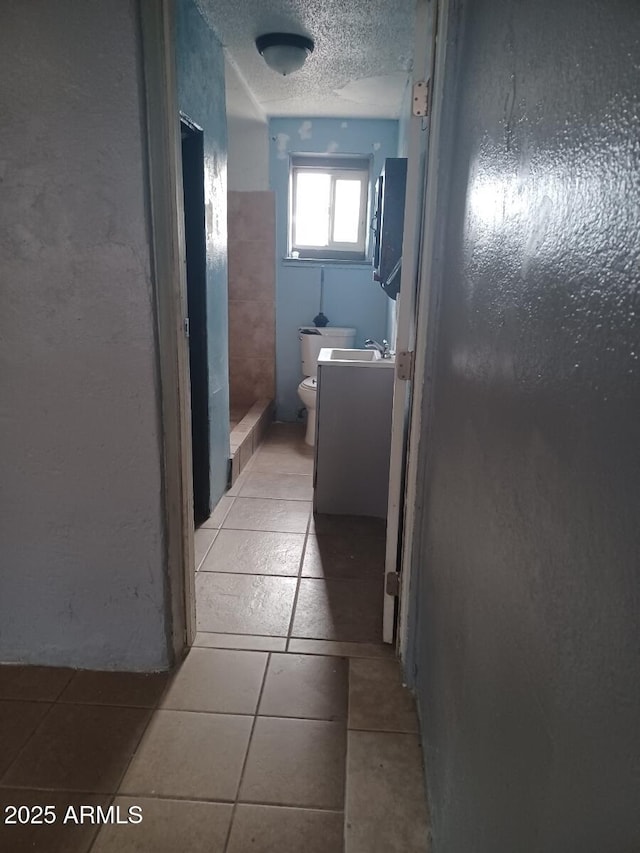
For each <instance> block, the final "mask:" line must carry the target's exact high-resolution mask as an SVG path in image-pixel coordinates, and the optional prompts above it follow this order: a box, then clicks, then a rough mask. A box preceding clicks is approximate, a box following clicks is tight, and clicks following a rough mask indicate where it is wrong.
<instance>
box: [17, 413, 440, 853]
mask: <svg viewBox="0 0 640 853" xmlns="http://www.w3.org/2000/svg"><path fill="white" fill-rule="evenodd" d="M311 469H312V454H311V452H310V451H309V450H308V448H306V447H305V446H304V443H303V442H302V433H301V431H300V430H299V429H298V428H297V427H288V426H285V425H274V427H273V428H272V431H271V433H270V435H269V436H268V438H267V440H266V441H265V443H264V444H263V446H262V447H261V449H260V450H259V451H258V453H257V454H256V455H255V456H254V458H253V459H252V461H251V463H250V465H249V467H248V468H247V470H246V471H245V472H243V474H242V475H241V477H240V479H239V480H238V482H237V483H236V486H235V487H234V489H232V490H231V491H230V492H229V493H228V495H227V496H225V497H224V498H223V499H222V501H221V502H220V504H219V505H218V507H217V508H216V510H215V512H214V513H213V515H212V517H211V518H210V519H209V520H208V521H207V522H206V523H205V525H204V526H203V527H202V528H201V529H200V530H199V531H197V532H196V550H197V554H198V557H197V559H198V574H197V578H196V581H197V611H198V634H197V638H196V645H195V647H194V648H193V649H192V650H191V651H190V653H189V655H188V656H187V658H186V659H185V661H184V662H183V663H182V665H181V666H179V667H178V668H177V669H176V671H174V672H173V673H171V674H157V675H148V676H147V675H136V674H123V673H103V672H83V671H81V672H73V671H72V670H64V669H44V668H39V667H29V668H27V667H9V666H6V667H0V803H1V805H2V808H3V812H2V814H3V821H2V822H0V850H2V851H5V850H6V851H8V853H9V851H10V853H22V851H27V850H28V851H42V853H87V851H89V850H91V851H92V853H134V851H135V853H146V851H149V853H175V851H181V853H245V852H246V853H249V851H251V853H301V851H304V853H343V851H344V853H426V851H428V849H429V842H428V817H427V810H426V806H425V797H424V786H423V773H422V756H421V750H420V743H419V739H418V727H417V719H416V714H415V709H414V706H413V701H412V699H411V696H410V695H409V693H408V692H407V691H406V690H405V689H404V688H403V687H402V683H401V678H400V669H399V666H398V663H397V661H396V660H395V659H394V658H393V655H392V653H391V650H390V648H389V647H387V646H384V645H382V643H381V642H380V614H381V608H382V604H381V589H380V587H381V580H382V559H383V552H384V536H383V532H382V531H381V530H380V528H379V526H377V525H376V524H375V523H372V522H371V521H368V520H366V519H339V518H332V517H326V516H325V517H316V518H315V519H314V518H313V517H312V515H311V503H310V499H311ZM8 804H13V805H27V806H28V805H42V806H44V805H52V806H54V807H55V809H56V814H57V821H56V823H55V824H53V825H48V826H46V825H25V826H12V825H7V824H6V823H5V822H4V818H5V817H6V814H7V813H6V812H5V811H4V809H5V807H6V806H7V805H8ZM80 805H84V806H94V807H96V806H101V807H102V808H103V809H107V808H108V807H109V806H110V805H112V806H114V807H119V809H120V815H121V816H124V815H126V814H127V809H128V808H129V807H130V806H132V805H137V806H141V807H142V809H143V821H142V823H140V824H139V825H134V824H132V825H125V824H109V825H106V826H102V827H99V826H97V825H95V824H92V823H90V822H86V821H85V822H84V823H83V824H82V825H75V824H74V823H72V822H67V823H66V824H65V823H64V822H63V818H64V815H65V813H66V811H67V809H68V807H69V806H76V807H79V806H80Z"/></svg>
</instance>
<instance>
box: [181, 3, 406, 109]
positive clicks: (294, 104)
mask: <svg viewBox="0 0 640 853" xmlns="http://www.w3.org/2000/svg"><path fill="white" fill-rule="evenodd" d="M197 3H198V6H199V7H200V10H201V12H202V14H203V15H204V17H205V18H206V19H207V21H208V22H209V24H210V25H211V26H212V28H213V29H214V30H215V32H216V33H217V35H218V37H219V39H220V41H221V42H222V44H223V45H224V47H225V48H226V49H227V54H228V55H229V57H230V59H231V61H232V63H233V64H234V65H235V66H236V67H237V69H238V70H239V72H240V74H241V75H242V77H243V78H244V80H245V81H246V83H247V85H248V86H249V89H250V90H251V92H252V94H253V95H254V97H255V99H256V101H257V102H258V103H259V104H260V106H261V107H262V109H263V110H264V111H265V112H266V113H267V114H268V115H283V116H286V115H292V116H338V117H341V116H342V117H349V116H350V117H354V118H365V117H366V118H397V117H398V110H399V107H400V102H401V100H402V93H403V89H404V86H405V83H406V80H407V72H408V71H409V70H410V69H411V61H412V55H413V36H414V18H415V0H352V2H344V0H197ZM273 31H282V32H292V33H300V34H302V35H307V36H310V37H311V38H312V39H313V40H314V41H315V50H314V52H313V53H312V54H311V56H310V57H309V59H308V60H307V62H306V64H305V66H304V67H303V68H302V69H301V70H300V71H297V72H296V73H295V74H292V75H291V76H290V77H281V76H280V75H278V74H276V73H275V72H274V71H272V70H271V69H270V68H268V67H267V65H266V64H265V62H264V60H263V59H262V57H261V56H260V54H259V53H258V51H257V50H256V47H255V43H254V42H255V38H256V36H259V35H262V34H263V33H267V32H273Z"/></svg>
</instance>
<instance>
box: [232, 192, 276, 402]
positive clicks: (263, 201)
mask: <svg viewBox="0 0 640 853" xmlns="http://www.w3.org/2000/svg"><path fill="white" fill-rule="evenodd" d="M227 197H228V210H227V214H228V252H229V385H230V389H229V393H230V401H231V407H232V408H233V409H240V408H242V407H246V408H249V407H250V406H251V405H252V404H253V403H254V402H255V401H256V400H259V399H264V398H267V399H269V400H273V398H274V394H275V342H276V332H275V240H276V237H275V195H274V193H272V192H269V191H255V192H229V193H228V196H227Z"/></svg>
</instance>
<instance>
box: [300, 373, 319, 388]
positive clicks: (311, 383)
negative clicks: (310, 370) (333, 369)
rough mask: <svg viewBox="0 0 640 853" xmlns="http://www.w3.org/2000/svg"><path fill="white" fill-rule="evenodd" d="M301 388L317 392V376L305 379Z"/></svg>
mask: <svg viewBox="0 0 640 853" xmlns="http://www.w3.org/2000/svg"><path fill="white" fill-rule="evenodd" d="M300 387H301V388H306V389H307V390H308V391H317V390H318V380H317V379H316V377H315V376H307V378H306V379H303V380H302V382H301V383H300Z"/></svg>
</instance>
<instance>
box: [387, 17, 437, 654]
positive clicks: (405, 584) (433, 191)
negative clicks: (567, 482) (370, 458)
mask: <svg viewBox="0 0 640 853" xmlns="http://www.w3.org/2000/svg"><path fill="white" fill-rule="evenodd" d="M434 3H435V4H437V5H436V7H435V9H434V19H433V44H434V49H433V73H432V75H431V117H430V121H429V151H428V164H427V184H426V194H425V216H424V225H423V229H422V235H421V241H420V242H421V258H422V262H421V265H420V276H419V281H418V295H417V312H416V326H415V330H416V336H415V352H414V372H413V387H412V390H413V402H412V408H411V423H410V426H409V441H408V451H407V469H406V486H405V518H404V535H403V548H402V561H401V572H400V604H399V617H398V637H397V649H398V652H399V654H400V658H401V659H402V660H405V658H406V652H407V647H408V642H409V627H410V613H409V611H410V603H411V584H412V577H411V575H412V569H413V565H414V548H415V545H416V529H415V520H416V509H417V506H416V502H417V495H418V474H419V471H418V462H419V458H420V456H421V454H420V450H421V448H420V436H421V434H422V420H423V417H424V415H425V411H426V408H427V406H428V404H429V400H428V399H427V398H426V395H425V388H424V386H425V378H426V375H427V367H428V365H427V357H428V353H429V350H430V346H431V341H428V340H427V332H428V329H429V323H430V316H429V312H430V309H431V307H432V293H431V288H432V279H433V265H434V244H435V233H436V213H437V210H436V206H437V199H438V170H439V164H440V156H441V150H440V137H441V126H442V110H443V103H444V87H445V79H444V78H445V73H444V72H445V63H446V58H447V29H448V19H449V0H434Z"/></svg>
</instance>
